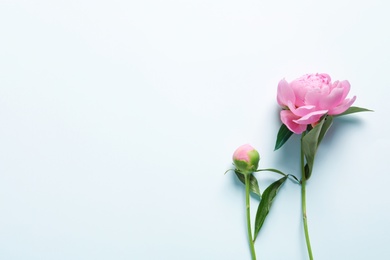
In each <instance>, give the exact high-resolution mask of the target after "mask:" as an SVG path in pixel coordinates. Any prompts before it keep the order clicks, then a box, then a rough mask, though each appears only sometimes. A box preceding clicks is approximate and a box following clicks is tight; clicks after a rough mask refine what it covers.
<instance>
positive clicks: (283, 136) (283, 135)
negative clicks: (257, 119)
mask: <svg viewBox="0 0 390 260" xmlns="http://www.w3.org/2000/svg"><path fill="white" fill-rule="evenodd" d="M358 112H372V110H370V109H367V108H362V107H350V108H348V109H347V110H346V111H345V112H343V113H341V114H339V115H336V116H333V117H339V116H345V115H349V114H353V113H358ZM292 134H293V132H291V131H290V130H289V129H288V128H287V126H286V125H284V124H282V125H281V126H280V128H279V131H278V135H277V137H276V143H275V150H278V149H279V148H280V147H282V146H283V145H284V144H285V143H286V142H287V141H288V139H289V138H290V137H291V136H292ZM324 134H325V133H324ZM322 137H323V136H322Z"/></svg>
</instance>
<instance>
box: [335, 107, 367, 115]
mask: <svg viewBox="0 0 390 260" xmlns="http://www.w3.org/2000/svg"><path fill="white" fill-rule="evenodd" d="M358 112H374V111H373V110H370V109H367V108H363V107H350V108H348V109H347V110H346V111H345V112H343V113H341V114H339V115H335V116H345V115H349V114H353V113H358Z"/></svg>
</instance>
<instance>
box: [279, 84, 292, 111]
mask: <svg viewBox="0 0 390 260" xmlns="http://www.w3.org/2000/svg"><path fill="white" fill-rule="evenodd" d="M277 100H278V104H279V105H280V106H282V107H285V106H287V104H288V102H291V103H293V104H294V103H295V94H294V91H293V90H292V88H291V87H290V85H289V84H288V82H287V81H286V80H285V79H282V80H281V81H279V84H278V94H277Z"/></svg>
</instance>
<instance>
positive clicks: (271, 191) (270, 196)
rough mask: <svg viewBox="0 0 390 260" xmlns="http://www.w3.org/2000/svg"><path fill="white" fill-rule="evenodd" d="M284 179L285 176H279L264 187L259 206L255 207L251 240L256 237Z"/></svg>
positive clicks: (285, 178)
mask: <svg viewBox="0 0 390 260" xmlns="http://www.w3.org/2000/svg"><path fill="white" fill-rule="evenodd" d="M286 180H287V176H285V177H283V178H280V179H279V180H277V181H275V182H274V183H272V184H271V185H269V186H268V188H267V189H265V191H264V193H263V197H262V198H261V201H260V204H259V207H258V208H257V213H256V220H255V230H254V237H253V241H255V240H256V237H257V235H258V234H259V232H260V229H261V227H262V226H263V223H264V221H265V218H266V217H267V215H268V213H269V211H270V209H271V205H272V202H273V200H274V199H275V197H276V194H277V193H278V191H279V189H280V187H281V186H282V184H283V183H284V182H285V181H286Z"/></svg>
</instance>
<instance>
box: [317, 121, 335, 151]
mask: <svg viewBox="0 0 390 260" xmlns="http://www.w3.org/2000/svg"><path fill="white" fill-rule="evenodd" d="M323 120H324V124H323V125H322V128H321V131H320V135H319V136H318V144H317V147H318V146H319V145H320V143H321V141H322V139H323V138H324V136H325V134H326V133H327V132H328V130H329V128H330V127H331V126H332V123H333V116H326V117H325V118H324V119H323Z"/></svg>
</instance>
